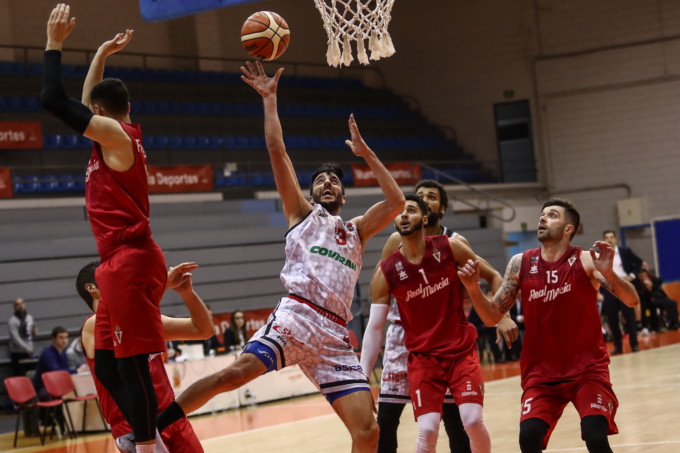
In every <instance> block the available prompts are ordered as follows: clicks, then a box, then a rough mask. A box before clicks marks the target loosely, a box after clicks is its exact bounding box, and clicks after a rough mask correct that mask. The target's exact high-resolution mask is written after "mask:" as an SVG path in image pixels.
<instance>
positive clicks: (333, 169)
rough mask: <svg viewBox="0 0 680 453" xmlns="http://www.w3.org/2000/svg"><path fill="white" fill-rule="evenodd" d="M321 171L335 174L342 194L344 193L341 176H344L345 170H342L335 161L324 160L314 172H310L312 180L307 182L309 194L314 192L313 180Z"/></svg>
mask: <svg viewBox="0 0 680 453" xmlns="http://www.w3.org/2000/svg"><path fill="white" fill-rule="evenodd" d="M321 173H332V174H334V175H335V176H337V177H338V179H339V180H340V187H342V194H343V195H345V186H344V184H342V177H343V176H345V172H343V171H342V168H340V166H339V165H338V164H336V163H335V162H325V163H323V164H321V166H320V167H319V168H317V169H316V170H315V171H314V174H312V182H311V183H310V184H309V194H310V195H312V194H313V193H314V180H316V177H317V176H319V175H320V174H321Z"/></svg>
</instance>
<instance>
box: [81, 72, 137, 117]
mask: <svg viewBox="0 0 680 453" xmlns="http://www.w3.org/2000/svg"><path fill="white" fill-rule="evenodd" d="M129 102H130V94H129V93H128V89H127V86H125V83H123V81H122V80H120V79H104V80H102V81H101V82H99V83H98V84H96V85H95V86H94V88H92V91H91V92H90V103H92V104H95V103H97V104H101V106H102V107H104V108H105V109H106V110H107V111H108V112H109V113H111V114H113V115H120V114H125V113H127V112H128V103H129Z"/></svg>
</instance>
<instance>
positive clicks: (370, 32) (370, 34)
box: [314, 0, 395, 67]
mask: <svg viewBox="0 0 680 453" xmlns="http://www.w3.org/2000/svg"><path fill="white" fill-rule="evenodd" d="M314 2H315V3H316V9H318V10H319V12H320V13H321V19H322V20H323V28H325V29H326V33H327V34H328V52H327V53H326V58H327V60H328V64H329V65H330V66H334V67H338V66H342V65H345V66H349V64H350V63H351V62H352V61H353V60H354V57H353V56H352V46H351V44H350V42H351V41H355V42H356V43H357V44H356V46H357V58H358V59H359V63H361V64H368V63H369V59H370V60H380V59H381V58H386V57H389V56H391V55H392V54H394V45H393V44H392V38H390V34H389V33H388V32H387V26H388V25H389V23H390V19H391V16H390V13H391V11H392V6H393V5H394V2H395V0H314ZM366 40H368V50H369V51H370V53H371V55H370V57H369V56H368V54H367V53H366V43H365V41H366ZM341 48H342V50H341Z"/></svg>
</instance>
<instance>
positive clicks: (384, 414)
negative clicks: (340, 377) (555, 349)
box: [361, 179, 519, 453]
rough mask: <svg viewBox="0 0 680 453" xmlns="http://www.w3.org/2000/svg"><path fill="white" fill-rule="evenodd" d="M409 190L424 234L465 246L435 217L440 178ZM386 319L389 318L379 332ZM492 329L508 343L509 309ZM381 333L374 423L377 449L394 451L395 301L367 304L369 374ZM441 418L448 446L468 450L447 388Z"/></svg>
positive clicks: (399, 336) (403, 356) (401, 356)
mask: <svg viewBox="0 0 680 453" xmlns="http://www.w3.org/2000/svg"><path fill="white" fill-rule="evenodd" d="M415 193H416V195H418V196H419V197H420V198H422V199H423V200H424V201H425V202H426V203H427V205H428V208H429V214H428V216H427V225H425V226H424V227H423V229H424V230H425V236H436V235H445V236H448V237H450V238H456V239H459V240H461V241H463V242H464V243H465V244H466V245H467V246H470V243H469V242H468V241H467V239H465V238H464V237H463V236H461V235H460V234H458V233H456V232H454V231H451V230H449V229H448V228H447V227H445V226H443V225H441V223H440V221H441V219H442V217H444V213H445V212H446V209H447V208H448V204H449V199H448V195H447V193H446V190H445V189H444V186H442V184H441V183H439V182H438V181H434V180H432V179H424V180H422V181H420V182H418V184H416V187H415ZM401 242H402V239H401V234H399V232H394V233H392V235H391V236H390V237H389V239H388V240H387V242H386V243H385V246H384V247H383V250H382V254H381V256H380V260H381V261H382V260H384V259H385V258H387V257H388V256H389V255H391V254H392V253H393V252H394V251H395V250H397V249H398V248H399V247H400V245H401ZM380 272H381V271H380V264H378V265H377V266H376V268H375V271H374V272H373V278H375V276H376V275H377V274H379V273H380ZM466 308H467V307H466ZM386 320H389V321H391V324H390V326H389V328H388V330H387V333H386V334H385V329H384V326H385V321H386ZM497 335H498V338H497V342H499V341H500V339H501V337H503V338H505V341H506V342H507V343H508V344H511V343H512V342H513V341H515V340H516V339H517V337H518V335H519V331H518V328H517V325H516V324H515V323H514V322H513V321H512V319H510V315H509V314H508V315H507V316H505V317H504V318H503V319H502V320H501V322H499V323H498V329H497ZM383 337H384V338H385V342H384V352H383V365H382V376H381V382H380V394H379V396H378V426H379V427H380V437H379V439H378V453H395V452H396V451H397V448H398V443H397V429H398V427H399V418H400V417H401V414H402V412H403V410H404V406H405V405H406V404H407V403H409V402H410V401H411V400H410V396H409V395H410V390H409V384H408V373H407V358H408V351H407V350H406V347H405V346H404V330H403V328H402V326H401V320H400V319H399V310H398V309H397V306H396V303H392V304H390V305H385V304H384V303H377V304H371V313H370V317H369V320H368V325H367V326H366V330H365V332H364V337H363V343H362V346H361V368H362V369H363V370H364V372H365V373H367V374H369V375H370V371H371V370H372V369H373V366H374V364H375V361H376V360H377V358H378V354H379V352H380V347H381V345H382V343H383V341H382V340H383ZM442 421H443V422H444V428H445V430H446V434H447V435H448V437H449V448H450V450H451V452H452V453H468V452H470V439H469V438H468V436H467V434H466V432H465V427H464V426H463V421H462V420H461V418H460V412H459V411H458V406H457V405H456V403H455V400H454V398H453V397H452V396H451V395H450V394H448V393H447V394H446V396H445V398H444V405H443V406H442Z"/></svg>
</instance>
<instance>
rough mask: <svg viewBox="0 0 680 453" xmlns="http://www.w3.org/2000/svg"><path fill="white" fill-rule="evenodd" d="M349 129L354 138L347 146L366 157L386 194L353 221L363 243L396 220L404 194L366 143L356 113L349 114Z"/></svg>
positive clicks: (401, 207) (365, 159) (402, 203)
mask: <svg viewBox="0 0 680 453" xmlns="http://www.w3.org/2000/svg"><path fill="white" fill-rule="evenodd" d="M349 131H350V134H351V137H352V139H351V140H347V141H346V142H345V143H347V146H349V147H350V148H352V152H353V153H354V154H355V155H356V156H359V157H361V158H363V159H364V161H365V162H366V164H368V167H369V168H370V169H371V170H372V171H373V175H374V176H375V178H376V179H377V180H378V184H379V185H380V188H381V189H382V191H383V194H385V200H383V201H381V202H379V203H376V204H375V205H373V206H371V207H370V208H369V209H368V211H366V213H365V214H364V215H363V216H360V217H357V218H356V219H354V220H353V223H354V224H355V225H356V226H357V231H358V233H359V237H361V242H362V244H365V243H366V241H367V240H368V239H369V238H371V237H372V236H374V235H375V234H376V233H378V232H380V231H382V230H383V229H384V228H385V227H386V226H387V225H389V224H390V223H391V222H393V221H394V219H395V217H396V216H397V215H398V214H399V213H400V212H401V210H402V209H403V208H404V200H405V199H404V194H403V192H402V191H401V189H400V188H399V185H398V184H397V182H396V181H395V180H394V178H393V177H392V175H391V174H390V172H389V171H387V168H385V166H384V165H383V163H382V162H380V160H379V159H378V157H377V156H376V155H375V153H374V152H373V151H372V150H371V148H369V147H368V145H366V142H364V139H363V138H362V137H361V134H360V133H359V127H358V126H357V123H356V121H355V120H354V114H352V115H350V116H349Z"/></svg>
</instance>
